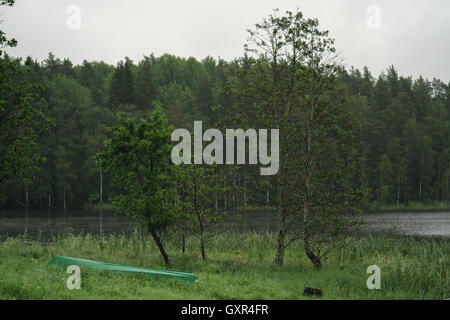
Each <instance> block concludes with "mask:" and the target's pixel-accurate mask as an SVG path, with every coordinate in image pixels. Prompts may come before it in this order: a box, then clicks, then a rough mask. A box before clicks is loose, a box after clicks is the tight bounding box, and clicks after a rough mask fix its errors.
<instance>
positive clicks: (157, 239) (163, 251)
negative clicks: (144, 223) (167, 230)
mask: <svg viewBox="0 0 450 320" xmlns="http://www.w3.org/2000/svg"><path fill="white" fill-rule="evenodd" d="M150 234H151V235H152V237H153V240H155V243H156V245H157V246H158V249H159V252H160V253H161V255H162V257H163V259H164V263H165V264H166V268H170V267H171V266H172V265H171V263H170V258H169V255H168V254H167V252H166V249H165V248H164V245H163V244H162V242H161V238H160V237H159V236H158V234H157V233H156V232H155V231H150Z"/></svg>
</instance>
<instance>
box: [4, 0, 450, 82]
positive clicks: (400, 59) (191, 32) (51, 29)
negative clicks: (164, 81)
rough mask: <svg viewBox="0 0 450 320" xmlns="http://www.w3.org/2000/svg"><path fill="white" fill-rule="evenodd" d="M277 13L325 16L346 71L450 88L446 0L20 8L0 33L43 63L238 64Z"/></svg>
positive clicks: (113, 2) (118, 0)
mask: <svg viewBox="0 0 450 320" xmlns="http://www.w3.org/2000/svg"><path fill="white" fill-rule="evenodd" d="M69 5H77V6H79V7H80V9H81V28H80V29H79V30H70V29H69V28H68V27H67V19H68V17H69V14H68V13H67V8H68V6H69ZM371 5H376V6H378V7H379V8H380V13H381V20H380V29H370V28H369V27H368V25H367V19H368V18H369V16H370V15H369V14H368V13H367V8H368V7H369V6H371ZM276 7H277V8H279V9H280V11H284V10H295V9H296V8H297V7H299V8H300V9H301V10H302V11H303V12H304V14H305V15H306V16H308V17H316V18H318V19H319V21H320V23H321V26H322V27H323V28H324V29H328V30H330V33H331V35H332V36H333V37H334V38H335V39H336V47H337V48H338V50H340V51H342V53H343V57H344V58H345V61H346V63H347V65H353V66H355V67H358V68H362V67H363V66H364V65H367V66H368V67H369V68H370V70H371V71H372V72H373V73H374V74H375V75H378V74H379V72H381V71H382V70H384V69H386V68H387V67H388V66H389V65H391V64H393V65H394V66H395V67H396V68H397V70H398V71H399V73H400V74H402V75H405V76H408V75H412V76H414V77H417V76H419V75H420V74H421V75H423V76H424V77H426V78H429V79H432V78H433V77H436V78H440V79H441V80H443V81H446V82H448V81H450V62H449V58H448V57H449V54H450V41H449V39H450V37H449V32H450V1H448V0H370V1H367V0H278V1H268V0H220V1H218V0H190V1H188V0H184V1H182V0H164V1H160V0H154V1H152V0H149V1H144V0H128V1H125V0H69V1H68V0H16V5H15V6H14V7H13V8H2V11H3V15H2V16H1V19H2V20H4V22H3V24H2V25H1V28H2V29H3V30H5V31H6V32H7V34H8V36H10V37H15V38H16V39H17V40H18V41H19V46H18V47H17V48H15V49H13V50H9V51H8V52H9V53H10V54H11V55H14V56H23V57H25V56H27V55H31V56H32V57H34V58H37V59H38V60H42V59H44V58H45V57H47V55H48V52H49V51H52V52H53V53H54V54H55V55H56V56H57V57H60V58H64V57H68V58H70V59H71V60H72V61H73V62H74V63H80V62H82V61H83V59H87V60H103V61H105V62H108V63H114V64H115V63H116V62H117V61H118V60H120V59H123V58H124V57H125V56H128V57H130V58H131V59H133V60H135V61H138V60H140V59H141V57H142V56H143V55H144V54H150V53H151V52H153V53H155V54H156V55H157V56H159V55H161V54H162V53H171V54H175V55H178V56H183V57H189V56H194V57H196V58H199V59H201V58H204V57H205V56H207V55H211V56H213V57H216V58H217V57H219V56H220V57H222V58H225V59H227V60H231V59H233V58H235V57H238V56H240V55H241V54H242V52H243V50H242V46H243V44H244V43H245V40H246V38H247V33H246V29H248V28H251V27H252V26H253V25H254V24H255V23H257V22H260V21H261V19H262V18H263V17H266V16H267V15H268V14H269V13H271V11H272V9H274V8H276ZM372 21H373V20H372ZM372 25H373V24H372Z"/></svg>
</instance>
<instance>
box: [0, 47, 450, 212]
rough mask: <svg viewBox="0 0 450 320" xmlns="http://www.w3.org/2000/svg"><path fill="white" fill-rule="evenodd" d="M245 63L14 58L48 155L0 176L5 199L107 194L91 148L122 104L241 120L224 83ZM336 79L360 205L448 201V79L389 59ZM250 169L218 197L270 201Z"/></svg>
mask: <svg viewBox="0 0 450 320" xmlns="http://www.w3.org/2000/svg"><path fill="white" fill-rule="evenodd" d="M6 60H13V58H11V57H8V56H6ZM241 67H242V66H240V65H239V64H238V63H237V62H236V61H232V62H228V61H224V60H221V59H219V60H216V59H214V58H211V57H208V58H205V59H203V60H201V61H198V60H197V59H195V58H189V59H185V58H180V57H176V56H173V55H170V54H165V55H162V56H160V57H155V56H154V55H149V56H144V57H143V59H142V60H141V61H138V62H134V61H131V60H130V59H129V58H125V60H123V61H120V62H119V63H118V64H117V65H116V66H113V65H109V64H106V63H104V62H89V61H84V62H83V63H82V64H81V65H74V64H73V63H72V62H71V61H70V60H69V59H64V60H61V59H59V58H57V57H55V56H54V55H53V54H52V53H50V54H49V56H48V58H47V59H46V60H44V61H42V62H38V61H36V60H34V59H33V58H31V57H29V58H27V59H26V60H24V61H20V69H21V74H22V78H23V79H22V80H24V81H25V82H26V83H30V84H33V87H32V89H31V90H32V94H33V103H34V104H35V105H38V106H39V107H40V108H42V109H43V110H44V112H45V113H46V115H47V116H48V117H49V118H50V119H51V125H50V129H49V130H48V131H47V132H46V133H44V134H41V136H40V137H39V139H38V151H39V154H40V155H41V156H42V157H43V158H44V159H45V161H44V163H43V165H42V166H41V168H40V171H39V172H38V173H37V174H35V175H33V176H30V177H24V176H16V177H15V179H13V180H10V181H8V183H3V184H1V185H0V187H1V189H0V204H1V206H2V207H9V208H20V207H30V208H48V207H67V208H76V207H83V206H88V205H93V204H96V203H98V201H99V200H100V199H99V198H100V188H102V190H103V191H102V194H101V196H102V201H105V202H107V201H108V199H109V198H110V197H112V196H114V195H115V194H116V190H115V189H114V188H113V187H111V186H110V184H109V177H108V175H107V174H103V172H102V170H101V169H99V167H98V166H97V165H96V162H95V160H94V158H93V156H94V155H95V154H97V153H99V152H101V151H103V149H104V141H105V139H107V138H108V137H109V135H110V132H109V131H108V128H109V127H111V126H113V125H115V124H117V121H118V120H117V117H116V115H117V114H118V113H125V114H126V115H127V116H129V117H132V118H138V119H139V118H145V117H146V115H147V114H148V112H149V111H150V110H153V109H154V108H155V107H157V106H160V107H162V108H163V110H165V112H166V114H167V117H168V119H169V122H170V123H171V124H172V125H173V126H174V127H175V128H187V129H191V128H192V126H193V122H194V120H202V121H203V125H204V127H205V128H206V127H222V126H226V125H227V126H228V127H230V128H238V127H239V126H241V125H244V124H243V123H239V122H236V117H233V115H234V112H235V109H234V108H233V105H234V104H235V102H236V100H237V99H238V98H237V97H236V94H235V92H233V90H230V89H229V86H228V83H229V81H230V78H232V77H233V76H234V75H236V73H237V72H238V70H237V69H239V68H241ZM339 81H340V82H341V83H342V84H343V85H344V86H345V90H347V93H348V97H349V98H348V100H347V102H346V103H347V105H348V108H349V109H350V110H351V111H352V113H353V114H354V116H355V117H356V119H357V126H358V136H357V141H358V153H359V157H360V160H361V161H359V165H358V168H357V170H356V172H355V177H354V179H353V183H354V184H355V186H358V187H362V188H368V190H369V192H368V193H367V195H366V197H365V199H364V203H365V205H366V206H367V207H369V206H371V207H373V206H375V207H377V206H380V205H387V204H391V205H400V204H407V203H410V202H422V203H427V202H431V201H448V200H449V196H450V194H449V191H450V190H449V180H450V176H449V174H450V149H449V147H450V141H449V137H450V84H445V83H443V82H442V81H440V80H438V79H433V80H432V81H430V80H427V79H423V78H422V77H420V78H418V79H412V78H411V77H404V76H401V75H399V74H398V72H397V71H396V69H395V67H394V66H391V67H389V68H388V69H387V70H386V71H385V72H383V73H382V74H381V75H379V76H378V77H377V76H375V75H373V74H371V72H370V71H369V70H368V69H367V68H364V69H363V70H357V69H354V68H350V69H348V68H347V70H344V69H342V70H341V72H340V76H339ZM233 118H234V120H233ZM246 174H247V172H246V170H245V168H240V169H238V170H229V171H228V172H226V171H225V172H224V173H223V176H224V177H225V178H226V179H223V180H224V181H223V182H222V183H224V186H226V187H227V189H226V192H225V195H224V196H223V198H222V199H221V205H224V206H225V207H228V208H234V209H237V210H239V208H242V207H244V206H245V207H252V206H254V207H262V206H271V202H272V199H273V194H274V193H273V192H272V190H270V187H267V188H265V189H264V190H262V189H261V188H260V187H258V188H257V187H256V185H253V182H252V179H246V178H245V176H246ZM24 181H25V182H24ZM224 190H225V189H224Z"/></svg>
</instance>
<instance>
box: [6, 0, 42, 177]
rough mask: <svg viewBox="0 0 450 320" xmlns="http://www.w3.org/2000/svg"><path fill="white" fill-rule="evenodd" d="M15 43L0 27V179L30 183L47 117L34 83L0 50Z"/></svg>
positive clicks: (18, 64)
mask: <svg viewBox="0 0 450 320" xmlns="http://www.w3.org/2000/svg"><path fill="white" fill-rule="evenodd" d="M13 4H14V1H12V0H3V1H1V2H0V7H1V6H3V5H8V6H12V5H13ZM16 44H17V41H16V40H14V39H7V37H6V35H5V33H4V32H3V31H0V182H2V183H4V182H6V181H7V180H9V179H12V178H13V177H19V178H20V179H21V180H22V181H23V182H25V183H26V184H30V183H31V179H32V178H34V176H35V175H36V173H37V171H38V169H39V167H38V166H39V164H40V163H42V162H43V161H44V160H45V158H44V157H42V155H41V154H40V153H39V148H38V145H37V140H38V137H39V135H40V134H41V133H42V132H44V131H45V130H46V129H47V128H48V127H49V123H50V121H49V119H48V118H47V117H46V116H45V115H44V113H43V108H42V105H41V104H39V103H38V102H37V101H36V100H35V97H34V95H33V93H32V89H33V86H34V85H32V84H30V83H27V82H26V81H24V73H25V71H24V70H23V69H22V68H21V64H20V60H18V59H11V58H10V57H9V56H8V55H7V54H6V53H5V52H4V50H3V48H5V47H14V46H16Z"/></svg>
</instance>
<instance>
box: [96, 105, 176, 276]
mask: <svg viewBox="0 0 450 320" xmlns="http://www.w3.org/2000/svg"><path fill="white" fill-rule="evenodd" d="M171 133H172V128H171V127H170V126H169V125H168V122H167V119H166V116H165V114H164V112H163V111H162V110H161V108H156V109H155V110H154V111H153V112H152V113H151V114H150V116H149V121H146V120H141V121H140V122H139V123H136V120H134V119H126V118H125V117H123V116H121V117H120V119H119V125H118V126H116V127H113V128H112V137H111V138H110V139H109V140H107V142H106V145H105V146H106V150H105V151H104V152H102V153H99V154H98V155H97V156H96V158H97V159H98V160H99V165H101V166H102V168H103V169H104V170H105V172H106V173H108V174H110V175H111V176H112V178H113V181H114V183H115V184H117V185H118V186H120V187H121V188H123V190H124V192H123V193H122V194H120V195H118V196H116V197H114V200H113V203H114V205H115V206H116V208H117V211H118V212H120V213H122V214H125V215H126V216H128V217H129V218H132V219H135V220H137V222H138V223H139V224H140V225H141V227H143V228H144V229H145V230H147V231H148V232H149V233H150V234H151V236H152V237H153V239H154V241H155V243H156V245H157V246H158V248H159V250H160V252H161V255H162V257H163V259H164V262H165V264H166V266H167V267H170V265H171V263H170V258H169V255H168V253H167V251H166V249H165V247H164V244H163V241H162V239H161V233H162V232H164V231H165V230H166V229H167V228H168V227H170V226H172V225H173V223H174V222H175V221H176V218H177V216H176V211H175V209H174V205H173V203H174V202H173V200H174V192H173V179H172V178H171V176H170V175H169V174H168V173H169V172H170V165H171V163H170V153H171V145H170V137H171Z"/></svg>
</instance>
